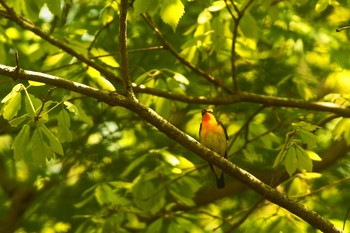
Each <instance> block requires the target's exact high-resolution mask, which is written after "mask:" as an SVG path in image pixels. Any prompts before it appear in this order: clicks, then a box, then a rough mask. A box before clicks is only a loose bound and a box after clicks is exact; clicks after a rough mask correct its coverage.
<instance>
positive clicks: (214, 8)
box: [207, 1, 226, 12]
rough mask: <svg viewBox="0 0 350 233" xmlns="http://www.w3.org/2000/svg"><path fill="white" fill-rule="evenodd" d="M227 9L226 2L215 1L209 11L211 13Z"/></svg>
mask: <svg viewBox="0 0 350 233" xmlns="http://www.w3.org/2000/svg"><path fill="white" fill-rule="evenodd" d="M224 8H226V4H225V2H224V1H215V2H213V3H212V5H211V6H210V7H208V8H207V9H208V10H209V11H212V12H215V11H220V10H222V9H224Z"/></svg>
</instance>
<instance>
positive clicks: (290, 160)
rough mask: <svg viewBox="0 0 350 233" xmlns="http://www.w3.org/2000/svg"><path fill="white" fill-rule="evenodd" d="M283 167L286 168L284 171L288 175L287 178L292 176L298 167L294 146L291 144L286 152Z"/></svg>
mask: <svg viewBox="0 0 350 233" xmlns="http://www.w3.org/2000/svg"><path fill="white" fill-rule="evenodd" d="M284 166H285V167H286V170H287V172H288V174H289V176H292V175H293V174H294V172H295V170H296V169H297V167H298V158H297V152H296V150H295V144H292V145H291V146H290V147H289V148H288V150H287V152H286V158H285V161H284Z"/></svg>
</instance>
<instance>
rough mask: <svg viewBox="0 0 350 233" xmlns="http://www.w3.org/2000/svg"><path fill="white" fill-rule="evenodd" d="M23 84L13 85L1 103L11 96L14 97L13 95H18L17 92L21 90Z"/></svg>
mask: <svg viewBox="0 0 350 233" xmlns="http://www.w3.org/2000/svg"><path fill="white" fill-rule="evenodd" d="M23 88H24V87H23V85H22V84H17V85H16V86H14V87H13V88H12V90H11V92H10V93H8V94H7V95H6V96H5V97H4V98H3V99H2V100H1V103H6V102H7V101H9V100H11V99H12V98H14V97H15V96H17V95H18V93H19V92H20V91H22V90H23Z"/></svg>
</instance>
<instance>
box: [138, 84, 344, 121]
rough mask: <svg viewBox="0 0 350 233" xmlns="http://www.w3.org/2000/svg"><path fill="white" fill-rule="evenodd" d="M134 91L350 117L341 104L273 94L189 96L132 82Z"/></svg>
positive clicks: (188, 100)
mask: <svg viewBox="0 0 350 233" xmlns="http://www.w3.org/2000/svg"><path fill="white" fill-rule="evenodd" d="M133 88H134V91H135V93H147V94H150V95H154V96H159V97H163V98H167V99H171V100H176V101H180V102H184V103H196V104H206V105H229V104H235V103H240V102H247V103H256V104H262V105H264V106H265V107H286V108H299V109H306V110H313V111H320V112H330V113H335V114H337V115H338V117H339V116H343V117H350V109H349V108H346V107H344V106H342V105H338V104H334V103H330V102H317V101H314V102H312V101H305V100H299V99H289V98H282V97H275V96H267V95H258V94H253V93H248V92H239V93H235V94H231V95H229V96H224V97H214V98H208V97H205V96H189V95H186V96H185V95H180V94H174V93H172V92H168V91H163V90H158V89H154V88H148V87H146V86H144V85H136V84H133Z"/></svg>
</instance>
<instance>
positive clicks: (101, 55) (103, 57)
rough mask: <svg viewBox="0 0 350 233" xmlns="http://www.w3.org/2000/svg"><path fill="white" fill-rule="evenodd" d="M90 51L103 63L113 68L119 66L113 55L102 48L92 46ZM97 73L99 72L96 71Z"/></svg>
mask: <svg viewBox="0 0 350 233" xmlns="http://www.w3.org/2000/svg"><path fill="white" fill-rule="evenodd" d="M90 52H91V54H92V55H93V56H95V57H98V60H100V61H101V62H103V63H105V64H106V65H108V66H110V67H113V68H118V67H119V63H118V62H117V61H116V60H115V59H114V57H113V56H112V55H111V54H109V53H108V52H107V51H105V50H104V49H101V48H93V49H91V51H90ZM97 72H98V71H97ZM98 74H99V72H98Z"/></svg>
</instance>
